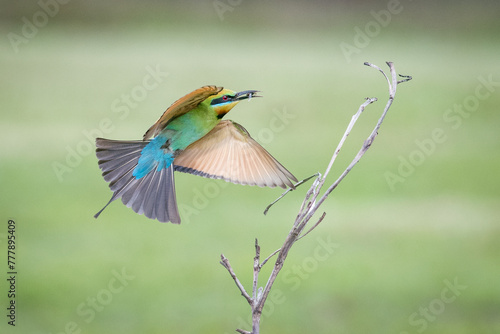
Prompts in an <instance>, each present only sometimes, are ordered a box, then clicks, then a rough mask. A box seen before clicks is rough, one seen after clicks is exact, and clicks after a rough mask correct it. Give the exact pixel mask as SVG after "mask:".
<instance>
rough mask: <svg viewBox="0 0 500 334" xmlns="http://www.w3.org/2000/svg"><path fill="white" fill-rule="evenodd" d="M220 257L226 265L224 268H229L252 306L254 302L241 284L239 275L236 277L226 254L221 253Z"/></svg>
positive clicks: (235, 281)
mask: <svg viewBox="0 0 500 334" xmlns="http://www.w3.org/2000/svg"><path fill="white" fill-rule="evenodd" d="M220 258H221V261H220V264H222V265H223V266H224V268H226V269H227V271H228V272H229V275H231V277H232V278H233V280H234V283H236V286H237V287H238V289H240V291H241V295H242V296H243V297H245V299H246V300H247V302H248V304H250V306H252V304H253V301H252V298H251V297H250V295H249V294H248V293H247V292H246V290H245V287H244V286H243V285H242V284H241V282H240V280H239V279H238V277H236V274H235V273H234V270H233V268H232V267H231V265H230V264H229V260H228V259H227V258H226V257H225V256H224V254H221V256H220Z"/></svg>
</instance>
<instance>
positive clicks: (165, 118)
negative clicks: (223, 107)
mask: <svg viewBox="0 0 500 334" xmlns="http://www.w3.org/2000/svg"><path fill="white" fill-rule="evenodd" d="M222 89H223V87H217V86H203V87H201V88H198V89H197V90H195V91H192V92H191V93H189V94H187V95H185V96H183V97H181V98H180V99H178V100H177V101H175V102H174V103H172V105H171V106H170V107H168V109H167V110H165V112H164V113H163V115H161V117H160V118H159V119H158V120H157V121H156V123H155V124H153V126H151V127H150V128H149V129H148V131H146V133H145V134H144V137H143V140H147V139H149V138H151V137H155V136H156V135H158V133H160V131H161V130H163V129H164V128H165V126H167V124H168V122H170V120H172V119H173V118H176V117H179V116H181V115H184V114H185V113H187V112H188V111H190V110H192V109H194V108H196V107H197V106H198V104H200V103H201V102H203V101H205V100H206V99H207V98H208V97H209V96H212V95H215V94H217V93H219V92H220V91H221V90H222Z"/></svg>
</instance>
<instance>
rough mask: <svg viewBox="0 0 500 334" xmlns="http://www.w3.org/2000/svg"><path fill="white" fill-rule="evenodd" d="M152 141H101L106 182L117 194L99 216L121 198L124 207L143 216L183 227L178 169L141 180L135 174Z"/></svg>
mask: <svg viewBox="0 0 500 334" xmlns="http://www.w3.org/2000/svg"><path fill="white" fill-rule="evenodd" d="M148 143H149V142H148V141H117V140H108V139H103V138H97V140H96V145H97V151H96V155H97V158H98V159H99V167H100V168H101V170H102V172H103V177H104V179H105V180H106V181H107V182H109V183H110V184H109V187H110V189H111V190H112V191H113V192H114V193H113V196H112V197H111V199H110V200H109V202H108V203H107V204H106V205H105V206H104V208H102V209H101V210H100V211H99V212H98V213H96V215H95V216H94V217H95V218H97V217H98V216H99V215H100V214H101V212H102V211H103V210H104V209H105V208H106V207H107V206H108V205H109V204H110V203H111V202H113V201H114V200H116V199H118V198H121V199H122V202H123V204H125V205H126V206H127V207H130V208H132V210H134V211H135V212H137V213H139V214H144V215H145V216H146V217H148V218H151V219H157V220H159V221H161V222H168V221H170V222H172V223H174V224H179V223H180V216H179V212H178V209H177V201H176V198H175V184H174V167H173V165H171V166H170V167H168V168H162V169H161V170H160V171H158V170H157V169H156V168H155V169H153V170H152V171H151V172H150V173H148V174H147V175H145V176H143V177H141V178H139V179H137V178H136V177H135V176H133V171H134V169H135V167H136V166H137V163H138V161H139V158H140V156H141V152H142V150H143V149H144V147H145V146H146V145H147V144H148Z"/></svg>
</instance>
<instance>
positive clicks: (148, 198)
mask: <svg viewBox="0 0 500 334" xmlns="http://www.w3.org/2000/svg"><path fill="white" fill-rule="evenodd" d="M255 93H256V91H244V92H240V93H236V92H234V91H231V90H228V89H223V88H222V87H216V86H204V87H202V88H199V89H197V90H195V91H193V92H192V93H190V94H188V95H186V96H185V97H183V98H181V99H179V100H177V101H176V102H174V103H173V104H172V105H171V106H170V107H169V108H168V109H167V110H166V111H165V113H163V115H162V116H161V117H160V119H158V121H157V122H156V123H155V124H154V125H153V126H152V127H151V128H150V129H149V130H148V131H147V132H146V133H145V135H144V138H143V140H142V141H116V140H108V139H103V138H97V140H96V145H97V157H98V159H99V166H100V168H101V169H102V171H103V177H104V179H105V180H106V181H108V182H110V185H109V186H110V188H111V190H112V191H113V192H114V194H113V196H112V197H111V200H110V201H109V202H108V204H106V206H105V207H104V208H106V207H107V205H109V204H110V203H111V202H112V201H114V200H116V199H118V198H120V197H121V198H122V202H123V203H124V204H125V205H127V206H128V207H132V209H133V210H134V211H135V212H137V213H139V214H145V215H146V216H147V217H148V218H152V219H158V220H159V221H162V222H167V221H171V222H172V223H177V224H178V223H180V216H179V213H178V210H177V203H176V198H175V183H174V170H177V171H181V172H186V173H191V174H195V175H200V176H203V177H209V178H218V179H224V180H226V181H229V182H233V183H240V184H252V185H253V184H256V185H259V186H269V187H274V186H277V185H278V186H280V187H282V188H285V187H286V186H290V187H293V183H292V182H291V181H290V180H294V181H296V180H297V179H296V178H295V177H294V176H293V175H292V174H291V173H290V172H288V171H287V170H286V169H285V168H284V167H283V166H282V165H281V164H280V163H279V162H278V161H276V160H275V159H274V158H273V157H272V156H271V155H270V154H269V153H268V152H267V151H266V150H264V148H262V147H261V146H260V145H259V144H257V142H255V141H254V140H253V139H252V138H251V137H250V135H249V134H248V132H247V131H246V130H245V129H244V128H243V127H242V126H241V125H239V124H237V123H234V122H232V121H221V119H222V117H224V115H225V114H226V113H228V112H229V111H230V110H231V109H232V108H233V107H234V106H235V105H236V104H238V102H240V101H241V100H243V99H246V98H250V97H252V96H254V94H255ZM149 138H152V139H151V140H148V139H149ZM104 208H103V209H102V210H101V211H99V212H98V213H97V214H96V215H95V217H96V218H97V216H99V214H100V213H101V212H102V211H103V210H104Z"/></svg>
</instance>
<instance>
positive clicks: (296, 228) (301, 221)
mask: <svg viewBox="0 0 500 334" xmlns="http://www.w3.org/2000/svg"><path fill="white" fill-rule="evenodd" d="M364 65H366V66H369V67H372V68H374V69H377V70H378V71H379V72H380V73H382V75H383V76H384V77H385V79H386V80H387V84H388V86H389V99H388V101H387V103H386V105H385V108H384V111H383V112H382V115H381V117H380V118H379V120H378V122H377V124H376V125H375V128H374V129H373V131H372V132H371V134H370V135H369V136H368V138H367V139H366V140H365V141H364V143H363V145H362V146H361V148H360V150H359V151H358V153H357V154H356V156H355V157H354V159H353V160H352V161H351V163H350V164H349V166H347V168H346V169H345V170H344V171H343V172H342V173H341V174H340V176H339V177H338V178H337V180H335V182H333V183H332V184H331V185H330V186H329V187H328V188H327V190H326V191H324V193H323V195H322V196H321V197H319V195H320V191H321V189H322V187H323V185H324V184H325V181H326V178H327V176H328V174H329V173H330V170H331V168H332V166H333V164H334V162H335V159H336V158H337V156H338V155H339V153H340V150H341V149H342V146H343V145H344V142H345V141H346V139H347V136H349V134H350V132H351V130H352V129H353V127H354V125H355V124H356V121H357V120H358V118H359V117H360V116H361V114H362V113H363V111H364V110H365V108H366V107H368V106H369V105H370V104H372V103H374V102H376V101H377V98H367V99H366V101H365V102H364V103H363V104H361V105H360V106H359V109H358V111H357V112H356V113H355V114H354V116H353V117H352V119H351V121H350V123H349V125H348V126H347V129H346V131H345V132H344V135H343V136H342V138H341V140H340V142H339V144H338V146H337V148H336V149H335V151H334V152H333V155H332V158H331V160H330V163H329V164H328V166H327V168H326V170H325V172H324V174H323V175H321V174H320V173H317V174H315V175H313V176H311V177H309V178H307V179H305V180H302V181H300V182H299V183H297V184H296V185H295V186H298V185H301V184H303V183H305V182H306V181H308V180H309V179H311V178H314V177H316V178H315V180H314V182H313V184H312V185H311V187H310V188H309V190H308V191H307V193H306V195H305V198H304V200H303V202H302V204H301V206H300V209H299V212H298V214H297V217H296V219H295V221H294V223H293V226H292V229H291V230H290V232H289V233H288V235H287V236H286V238H285V241H284V242H283V245H282V246H281V247H280V248H279V249H278V250H276V251H274V252H273V253H272V254H271V255H269V256H268V257H266V258H265V259H264V261H262V262H260V246H259V243H258V240H257V239H255V257H254V264H253V281H252V296H250V294H249V293H247V291H246V290H245V288H244V286H243V285H242V284H241V282H240V281H239V279H238V277H237V276H236V274H235V272H234V270H233V268H232V267H231V265H230V264H229V260H228V259H227V258H226V257H225V256H224V255H221V261H220V263H221V264H222V265H223V266H224V268H226V269H227V271H228V272H229V274H230V275H231V278H232V279H233V280H234V282H235V283H236V286H237V287H238V289H239V290H240V292H241V295H242V296H243V297H245V299H246V300H247V302H248V304H249V305H250V307H251V309H252V330H251V331H247V330H243V329H237V330H236V331H237V332H238V333H245V334H259V333H260V319H261V315H262V309H263V308H264V303H265V302H266V300H267V297H268V296H269V293H270V291H271V288H272V286H273V284H274V282H275V280H276V278H277V276H278V274H279V272H280V270H281V268H282V267H283V264H284V262H285V260H286V257H287V255H288V252H289V251H290V248H291V247H292V246H293V244H294V243H295V242H296V241H297V240H300V239H301V238H303V237H305V236H306V235H307V234H309V233H310V232H311V231H313V230H314V229H315V228H316V227H317V226H318V225H319V224H320V223H321V222H322V221H323V219H324V218H325V215H326V212H323V213H322V214H321V216H320V217H319V218H318V219H316V220H315V221H314V223H312V226H311V227H310V228H309V229H308V230H307V231H306V232H304V229H305V227H306V226H307V225H308V223H309V222H310V221H311V218H312V217H313V216H314V214H315V213H316V211H317V210H318V209H319V207H320V206H321V204H323V202H324V201H325V200H326V199H327V197H328V196H329V195H330V194H331V192H332V191H333V190H334V189H335V188H336V187H337V186H338V185H339V183H340V182H341V181H342V180H343V179H344V178H345V177H346V176H347V174H348V173H349V172H350V171H351V170H352V168H353V167H354V166H355V165H356V164H357V163H358V162H359V160H360V159H361V158H362V157H363V155H364V154H365V153H366V152H367V151H368V149H369V148H370V147H371V145H372V144H373V141H374V140H375V137H377V135H378V130H379V129H380V126H381V125H382V122H383V121H384V119H385V116H386V115H387V112H388V111H389V108H390V107H391V105H392V102H393V101H394V98H395V96H396V88H397V85H398V84H400V83H403V82H406V81H409V80H411V79H412V78H411V76H407V75H400V77H401V78H402V79H401V80H399V81H398V76H397V75H396V70H395V68H394V65H393V63H392V62H387V65H388V66H389V71H390V75H389V76H388V75H387V74H386V73H385V72H384V71H383V70H382V69H381V68H380V67H378V66H376V65H373V64H370V63H364ZM289 191H291V190H290V189H289V190H287V191H285V192H284V193H283V194H282V195H281V196H280V197H279V198H278V199H276V200H275V201H274V202H273V203H271V204H270V205H269V206H268V207H267V208H266V210H265V211H264V214H266V213H267V212H268V211H269V209H270V208H271V206H272V205H274V204H275V203H276V202H278V201H279V200H280V199H281V198H283V197H284V196H285V195H286V194H287V193H288V192H289ZM318 197H319V199H318ZM275 255H277V258H276V262H275V264H274V267H273V270H272V272H271V274H270V276H269V278H268V280H267V283H266V284H265V286H263V287H260V288H259V286H258V283H259V274H260V270H261V269H262V267H263V266H264V265H265V264H266V263H267V262H268V261H269V260H270V259H271V258H272V257H273V256H275Z"/></svg>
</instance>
